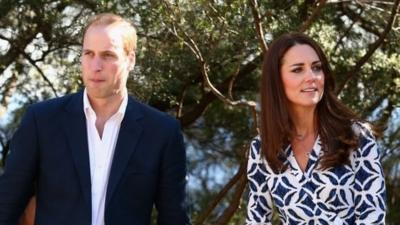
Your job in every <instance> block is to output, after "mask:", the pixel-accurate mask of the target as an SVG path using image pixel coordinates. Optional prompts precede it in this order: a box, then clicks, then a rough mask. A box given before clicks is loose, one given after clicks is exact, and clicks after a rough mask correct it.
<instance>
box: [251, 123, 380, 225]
mask: <svg viewBox="0 0 400 225" xmlns="http://www.w3.org/2000/svg"><path fill="white" fill-rule="evenodd" d="M355 125H356V126H353V127H358V128H357V129H355V132H357V133H358V134H359V136H360V145H359V148H358V149H357V150H356V151H353V153H352V154H351V155H350V162H351V164H350V165H343V166H339V167H335V168H331V169H328V170H320V169H319V168H318V161H319V159H320V158H321V156H322V154H323V151H322V150H321V141H320V138H319V137H317V139H316V141H315V143H314V146H313V149H312V151H311V154H310V157H309V161H308V164H307V166H306V169H305V171H304V172H303V171H302V170H301V169H300V167H299V165H298V164H297V161H296V159H295V157H294V155H293V151H292V149H291V146H290V145H289V146H288V147H287V148H286V149H285V153H286V154H287V160H286V162H285V164H287V165H288V169H287V170H286V171H285V172H283V173H282V174H276V173H274V172H273V171H272V169H271V168H270V167H269V166H268V164H267V162H266V160H265V159H264V158H263V157H262V156H261V155H260V151H261V142H260V138H259V137H256V138H255V139H254V140H253V141H252V143H251V147H250V153H249V161H248V166H247V176H248V180H249V186H250V196H249V202H248V208H247V218H246V225H270V224H272V223H271V219H272V206H273V205H275V206H276V208H277V211H278V213H279V217H280V220H281V222H282V224H284V225H302V224H304V225H312V224H315V225H317V224H322V225H332V224H334V225H353V224H357V225H361V224H363V225H374V224H385V210H386V206H385V200H386V198H385V197H386V196H385V195H386V190H385V183H384V176H383V172H382V167H381V164H380V156H379V152H378V147H377V144H376V141H375V139H374V137H373V136H372V135H371V133H370V131H369V130H368V129H367V128H366V126H365V125H360V124H358V123H357V124H355Z"/></svg>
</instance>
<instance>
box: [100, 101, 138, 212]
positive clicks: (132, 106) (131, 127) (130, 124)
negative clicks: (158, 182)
mask: <svg viewBox="0 0 400 225" xmlns="http://www.w3.org/2000/svg"><path fill="white" fill-rule="evenodd" d="M138 106H139V105H138V103H136V102H135V100H133V99H132V98H131V97H129V98H128V105H127V107H126V111H125V116H124V119H123V120H122V122H121V128H120V130H119V135H118V140H117V144H116V147H115V151H114V157H113V162H112V165H111V171H110V176H109V178H108V187H107V194H106V205H107V204H108V203H109V202H110V200H111V198H112V196H113V194H114V192H115V188H116V186H117V185H118V182H119V180H120V179H121V176H122V174H123V172H124V170H125V168H126V166H127V165H128V162H129V159H130V157H131V155H132V153H133V152H134V151H135V149H136V145H137V143H138V141H139V139H140V136H141V134H142V131H143V125H142V124H141V123H140V121H139V119H140V118H141V117H142V116H143V115H142V113H141V112H140V110H139V108H138Z"/></svg>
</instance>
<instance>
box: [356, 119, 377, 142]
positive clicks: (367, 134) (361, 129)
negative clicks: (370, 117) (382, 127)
mask: <svg viewBox="0 0 400 225" xmlns="http://www.w3.org/2000/svg"><path fill="white" fill-rule="evenodd" d="M351 128H352V129H353V132H354V134H355V135H356V136H357V137H359V138H371V139H375V137H374V135H373V131H372V126H371V124H370V123H368V122H364V121H354V122H353V123H352V125H351Z"/></svg>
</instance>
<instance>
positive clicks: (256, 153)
mask: <svg viewBox="0 0 400 225" xmlns="http://www.w3.org/2000/svg"><path fill="white" fill-rule="evenodd" d="M260 156H261V137H260V135H257V136H255V137H254V138H253V139H252V140H251V142H250V152H249V158H250V159H260Z"/></svg>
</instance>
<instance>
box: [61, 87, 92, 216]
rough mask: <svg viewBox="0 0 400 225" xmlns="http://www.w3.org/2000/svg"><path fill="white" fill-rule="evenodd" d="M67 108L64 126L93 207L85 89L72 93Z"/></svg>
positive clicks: (82, 182)
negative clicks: (84, 109) (84, 106)
mask: <svg viewBox="0 0 400 225" xmlns="http://www.w3.org/2000/svg"><path fill="white" fill-rule="evenodd" d="M65 109H66V114H65V116H64V118H63V123H64V126H63V127H64V130H65V133H66V136H67V141H68V144H69V147H70V149H71V152H72V157H73V160H74V163H75V168H76V171H77V173H78V178H79V182H80V184H81V188H82V192H83V196H84V199H85V202H86V203H87V205H88V206H89V208H91V178H90V161H89V151H88V141H87V130H86V118H85V114H84V112H83V91H80V92H78V93H77V94H74V95H72V96H71V100H70V101H69V102H68V104H67V106H66V108H65Z"/></svg>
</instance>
